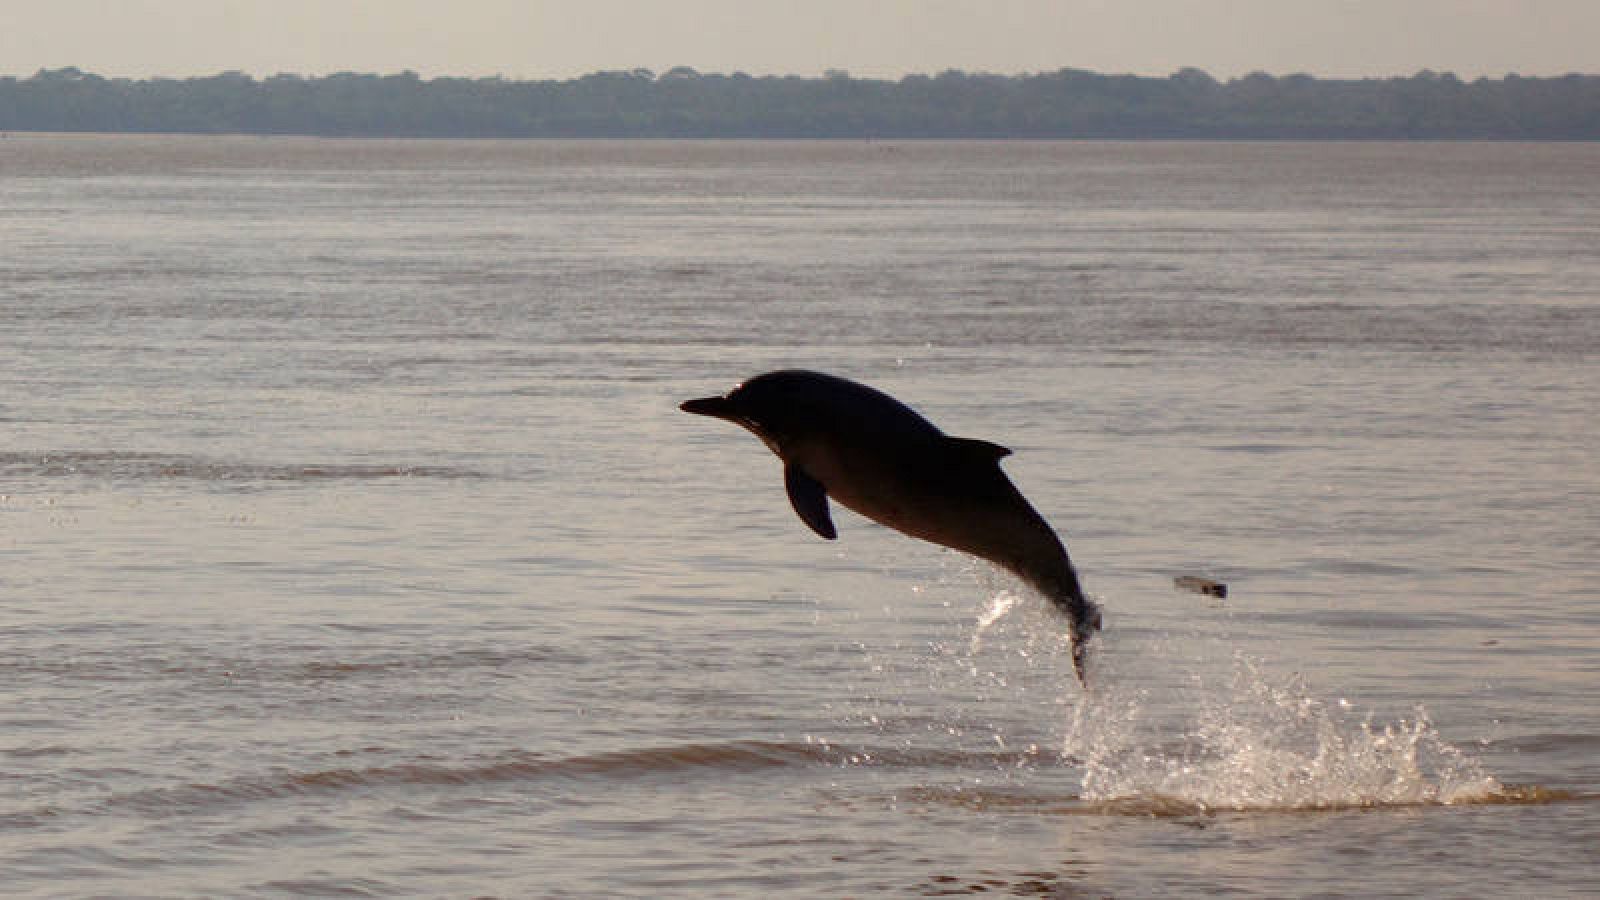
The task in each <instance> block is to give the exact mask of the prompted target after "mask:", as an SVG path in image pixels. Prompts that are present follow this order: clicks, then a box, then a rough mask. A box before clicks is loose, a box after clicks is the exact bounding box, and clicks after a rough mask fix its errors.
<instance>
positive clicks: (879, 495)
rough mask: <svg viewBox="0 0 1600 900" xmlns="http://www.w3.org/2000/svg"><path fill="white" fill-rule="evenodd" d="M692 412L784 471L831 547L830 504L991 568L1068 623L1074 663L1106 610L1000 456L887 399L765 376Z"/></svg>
mask: <svg viewBox="0 0 1600 900" xmlns="http://www.w3.org/2000/svg"><path fill="white" fill-rule="evenodd" d="M679 408H680V409H682V410H683V411H684V412H689V413H695V414H696V415H702V416H715V417H716V418H719V419H727V420H728V421H729V422H732V423H734V424H735V425H739V426H741V427H744V428H746V429H749V430H750V431H751V432H752V433H754V434H755V436H756V437H759V438H761V440H762V441H763V442H765V443H766V445H767V447H768V448H769V449H771V450H772V452H773V453H776V454H777V455H778V457H779V458H780V459H782V460H783V482H784V486H785V487H786V488H787V489H788V491H789V502H790V504H792V505H793V506H794V511H795V512H796V513H799V515H800V518H801V520H802V521H804V522H805V523H806V524H807V525H809V526H811V530H812V531H815V532H816V533H817V534H820V535H822V536H823V537H825V538H827V539H828V540H833V539H834V538H835V537H837V536H838V532H837V530H836V529H835V528H834V527H833V520H832V518H830V517H829V515H828V498H829V497H832V498H833V499H834V500H836V501H838V502H839V503H841V504H843V505H844V506H845V507H847V508H849V509H853V510H855V511H856V512H858V513H860V514H861V515H863V516H866V517H867V518H869V519H871V520H873V521H874V522H877V523H879V524H882V525H887V526H889V527H890V528H893V529H895V530H896V531H899V532H901V533H902V534H907V535H910V536H911V537H914V538H921V539H922V540H925V541H932V542H933V543H935V544H940V545H942V546H945V547H951V548H953V549H956V550H960V551H961V552H963V553H970V554H972V555H973V556H977V557H980V558H982V559H986V560H988V561H990V562H992V563H994V564H996V565H998V566H1000V567H1001V568H1003V569H1005V570H1007V571H1009V572H1011V573H1013V574H1015V575H1016V576H1017V577H1019V578H1021V579H1022V580H1023V581H1025V582H1027V583H1028V584H1030V585H1032V586H1033V587H1034V588H1035V589H1036V590H1038V591H1039V592H1040V593H1041V594H1043V595H1044V596H1045V597H1047V598H1049V599H1050V601H1051V602H1053V603H1054V604H1055V605H1056V608H1058V609H1059V610H1061V611H1062V612H1064V613H1065V614H1066V616H1067V619H1068V622H1069V623H1070V627H1071V632H1072V662H1073V665H1074V666H1075V667H1076V668H1077V672H1078V679H1079V680H1080V681H1081V680H1083V665H1084V646H1085V642H1087V641H1088V639H1089V638H1090V636H1091V635H1093V634H1094V633H1095V632H1096V631H1097V630H1099V628H1100V610H1099V608H1098V607H1097V606H1095V604H1094V603H1093V602H1091V601H1090V600H1089V599H1088V598H1087V597H1085V596H1084V595H1083V589H1082V588H1081V587H1080V586H1079V585H1078V574H1077V572H1075V571H1074V570H1073V568H1072V560H1071V559H1069V558H1068V557H1067V550H1066V547H1064V546H1063V545H1062V543H1061V539H1060V538H1058V537H1056V533H1055V531H1053V530H1052V529H1051V528H1050V526H1049V524H1048V523H1046V522H1045V520H1044V519H1043V518H1041V517H1040V516H1039V514H1038V513H1037V512H1035V511H1034V508H1033V507H1032V506H1030V505H1029V504H1028V501H1027V500H1026V499H1025V498H1024V497H1023V496H1022V494H1021V493H1020V492H1019V491H1018V490H1017V488H1016V486H1015V485H1013V484H1012V483H1011V480H1010V479H1009V478H1007V477H1006V474H1005V472H1003V471H1001V469H1000V460H1001V459H1002V458H1003V457H1006V456H1009V455H1010V454H1011V451H1010V450H1008V449H1006V448H1005V447H1002V446H1000V445H998V444H991V443H989V442H988V441H980V440H974V439H971V438H957V437H950V436H948V435H946V434H945V433H944V432H942V431H940V430H939V429H938V428H936V427H935V426H934V425H933V423H931V422H929V421H928V420H927V419H924V418H923V417H922V416H920V415H918V414H917V413H916V412H915V411H913V410H912V409H911V408H910V407H908V406H906V405H905V404H903V403H901V402H900V401H898V400H896V399H894V398H893V397H890V396H889V395H888V394H885V393H883V392H882V391H878V390H875V389H873V388H870V387H867V386H866V385H864V384H858V383H856V382H854V381H850V380H848V379H844V378H839V377H838V376H835V375H824V374H822V373H820V372H807V371H803V370H798V369H791V370H785V371H780V372H768V373H767V374H765V375H758V376H756V377H755V378H752V379H750V380H749V381H746V382H745V383H743V384H741V385H739V386H737V387H735V388H734V389H733V390H732V391H729V392H728V393H727V394H726V395H724V396H721V397H703V398H701V399H698V400H690V401H688V402H686V403H684V404H682V405H681V406H680V407H679Z"/></svg>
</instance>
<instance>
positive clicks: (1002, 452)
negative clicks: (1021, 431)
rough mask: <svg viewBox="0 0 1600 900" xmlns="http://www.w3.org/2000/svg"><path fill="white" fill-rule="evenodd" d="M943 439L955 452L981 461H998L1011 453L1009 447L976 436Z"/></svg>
mask: <svg viewBox="0 0 1600 900" xmlns="http://www.w3.org/2000/svg"><path fill="white" fill-rule="evenodd" d="M945 441H946V442H947V443H948V444H949V445H950V447H951V448H953V449H954V450H955V451H956V452H958V453H961V454H964V455H966V456H969V457H972V458H973V459H977V460H981V461H983V462H999V461H1000V460H1002V459H1004V458H1006V457H1008V456H1010V455H1011V448H1009V447H1002V446H1000V445H999V444H995V443H991V442H989V441H984V440H979V439H978V438H958V437H947V438H945Z"/></svg>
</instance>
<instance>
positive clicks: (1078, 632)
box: [1045, 572, 1100, 685]
mask: <svg viewBox="0 0 1600 900" xmlns="http://www.w3.org/2000/svg"><path fill="white" fill-rule="evenodd" d="M1045 594H1046V596H1048V597H1049V598H1050V602H1052V603H1054V604H1055V606H1056V608H1057V609H1059V610H1061V612H1063V613H1065V614H1066V616H1067V621H1068V626H1069V628H1070V630H1071V633H1072V667H1073V668H1074V669H1076V670H1077V672H1078V682H1079V683H1080V684H1084V685H1087V684H1088V683H1089V681H1088V678H1087V677H1085V673H1084V665H1085V661H1086V660H1087V658H1088V650H1089V639H1090V638H1092V637H1094V633H1095V632H1097V631H1099V630H1100V607H1099V606H1097V605H1095V602H1094V601H1093V600H1090V599H1089V598H1088V597H1085V596H1084V595H1083V589H1082V588H1081V587H1079V586H1078V578H1077V573H1075V572H1072V573H1070V577H1067V578H1065V579H1063V580H1062V581H1061V582H1060V583H1058V584H1056V585H1053V586H1052V589H1050V590H1047V591H1045Z"/></svg>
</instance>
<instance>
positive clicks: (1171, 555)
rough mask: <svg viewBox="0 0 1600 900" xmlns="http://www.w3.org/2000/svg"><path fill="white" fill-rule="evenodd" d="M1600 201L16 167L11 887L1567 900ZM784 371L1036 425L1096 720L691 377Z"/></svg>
mask: <svg viewBox="0 0 1600 900" xmlns="http://www.w3.org/2000/svg"><path fill="white" fill-rule="evenodd" d="M1596 209H1600V149H1597V148H1594V147H1591V146H1588V145H1515V144H1493V145H1474V144H1449V145H1428V144H1413V145H1390V144H1315V145H1297V144H1095V143H1086V144H1077V143H1069V144H981V143H977V144H973V143H960V144H940V143H932V144H873V143H859V144H856V143H796V144H788V143H730V144H719V143H654V142H638V143H585V142H571V143H564V142H506V143H499V142H476V143H452V142H405V141H395V142H391V141H348V142H341V141H319V140H302V139H258V138H219V137H206V138H200V137H194V138H189V137H182V138H180V137H92V136H75V137H57V136H29V135H13V136H10V137H8V138H5V139H4V140H0V246H3V247H4V248H5V249H4V250H3V252H0V346H3V348H4V350H5V356H6V362H5V365H4V366H0V556H3V560H4V565H3V567H0V671H3V675H4V684H5V688H4V691H5V703H4V704H3V706H0V879H3V882H4V883H5V884H6V885H7V889H8V891H10V892H12V893H14V894H16V895H19V896H62V897H68V896H70V897H77V896H89V895H110V896H150V897H175V896H196V897H198V896H258V897H286V896H328V895H336V896H376V897H391V896H501V897H523V896H574V897H577V896H582V897H591V896H672V895H676V896H751V895H756V894H770V895H784V896H797V897H799V896H805V897H812V896H841V897H842V896H864V895H885V896H907V895H911V896H915V895H919V894H927V895H938V894H951V893H956V894H973V893H993V894H998V895H1002V896H1003V895H1020V896H1037V895H1046V896H1051V895H1053V896H1065V897H1079V896H1082V897H1100V896H1117V897H1149V896H1186V897H1187V896H1210V895H1246V896H1286V895H1312V894H1315V895H1322V896H1360V897H1371V896H1417V895H1437V896H1491V895H1496V894H1505V895H1519V896H1522V895H1529V896H1531V895H1537V896H1542V897H1560V896H1581V895H1584V894H1586V893H1588V892H1591V891H1592V890H1593V888H1594V885H1595V883H1596V881H1597V879H1600V865H1597V863H1596V857H1595V854H1594V848H1595V847H1596V846H1600V804H1597V803H1596V799H1597V797H1600V768H1597V765H1596V760H1597V759H1600V714H1597V712H1596V706H1595V704H1594V702H1593V697H1594V696H1595V693H1596V690H1597V689H1600V615H1597V613H1596V609H1597V606H1596V600H1597V595H1596V585H1597V583H1600V582H1597V579H1596V574H1595V559H1596V555H1597V553H1596V551H1597V549H1600V544H1597V537H1596V536H1597V535H1600V467H1597V464H1596V463H1595V458H1596V457H1595V453H1594V450H1593V448H1594V447H1595V446H1596V444H1597V442H1600V427H1597V425H1596V417H1595V415H1594V398H1595V397H1596V396H1600V354H1597V351H1600V293H1597V291H1596V288H1595V286H1596V285H1597V284H1600V254H1597V253H1596V251H1595V248H1596V247H1600V216H1597V214H1596V212H1595V210H1596ZM797 365H798V366H806V367H810V368H817V369H823V370H827V371H833V372H837V373H840V374H844V375H847V376H850V377H854V378H857V379H860V380H864V381H867V382H869V383H872V384H874V385H876V386H879V387H881V388H883V389H885V390H888V391H890V392H892V393H894V394H896V395H897V396H899V397H901V398H902V399H904V400H906V401H907V402H908V403H911V404H912V405H914V406H915V407H917V408H918V409H919V410H921V411H922V412H924V413H925V414H927V415H928V416H929V417H930V418H931V419H932V420H933V421H935V422H936V423H938V424H940V425H941V426H943V427H944V428H945V429H946V430H947V431H950V432H951V433H954V434H959V435H964V436H972V437H982V438H986V439H989V440H994V441H997V442H1000V443H1003V444H1006V445H1007V446H1010V447H1012V448H1013V449H1014V450H1015V451H1016V455H1015V456H1013V457H1011V458H1008V459H1007V460H1006V463H1005V465H1006V468H1007V470H1008V471H1009V472H1010V473H1011V475H1012V477H1013V478H1014V479H1015V480H1016V481H1017V483H1018V484H1019V486H1020V487H1021V488H1022V489H1023V490H1024V492H1025V493H1027V495H1028V496H1029V497H1030V499H1031V500H1032V501H1033V502H1034V504H1035V505H1036V506H1037V507H1038V508H1039V509H1040V510H1041V511H1042V512H1043V513H1044V514H1045V516H1046V517H1047V518H1048V519H1050V520H1051V521H1052V522H1053V523H1054V524H1055V525H1056V526H1057V527H1058V528H1059V529H1060V530H1061V531H1062V533H1063V534H1064V536H1065V537H1066V539H1067V542H1068V544H1069V546H1070V548H1071V550H1072V552H1073V555H1074V558H1075V559H1076V560H1077V561H1078V563H1079V567H1080V569H1081V571H1082V574H1083V576H1084V580H1085V584H1086V586H1087V588H1088V589H1089V590H1090V592H1091V593H1093V594H1094V595H1095V596H1096V597H1097V598H1098V600H1099V601H1100V602H1101V604H1102V605H1103V607H1104V608H1105V615H1106V630H1105V632H1104V633H1103V635H1102V636H1101V638H1100V639H1099V640H1098V642H1097V646H1096V647H1095V650H1094V655H1093V658H1092V662H1091V670H1090V674H1091V677H1092V682H1093V683H1092V686H1091V689H1090V690H1089V691H1088V692H1087V693H1086V692H1084V691H1083V690H1081V689H1080V688H1079V686H1078V685H1077V683H1076V680H1075V679H1074V677H1073V675H1072V666H1071V660H1070V654H1069V653H1068V652H1067V648H1066V646H1065V643H1064V640H1063V636H1062V634H1063V629H1062V625H1061V623H1060V622H1059V621H1057V620H1056V619H1054V618H1053V617H1052V616H1051V615H1050V613H1049V612H1048V611H1047V610H1046V609H1044V604H1043V603H1041V602H1040V601H1039V600H1038V599H1037V598H1034V597H1032V596H1030V595H1028V594H1027V593H1026V592H1025V591H1024V590H1023V589H1022V588H1021V587H1020V586H1019V585H1018V584H1016V583H1015V582H1012V581H1010V580H1009V579H1007V578H1005V577H1003V576H1000V575H998V574H995V573H993V572H990V571H988V570H987V569H986V568H984V567H982V566H981V565H978V564H975V563H972V562H970V561H967V560H965V559H963V558H961V557H959V556H956V555H954V554H951V553H947V552H944V551H940V550H938V549H937V548H933V547H930V546H926V545H921V544H917V543H915V542H912V541H910V540H908V539H905V538H903V537H901V536H899V535H897V534H894V533H891V532H887V531H885V530H884V529H881V528H878V527H876V526H873V525H871V524H869V523H867V522H865V521H864V520H861V519H859V518H857V517H854V516H852V515H851V514H849V513H847V512H843V511H836V521H837V522H838V524H839V528H840V532H841V536H840V540H839V541H838V542H837V543H827V542H824V541H821V540H819V539H817V538H815V536H814V535H812V534H811V533H810V532H809V531H808V530H807V529H806V528H805V527H804V526H803V525H802V524H801V523H800V522H799V521H798V520H797V519H796V518H795V517H794V516H793V514H792V513H791V511H790V510H789V508H788V504H787V501H786V500H785V498H784V495H783V490H782V486H781V475H780V471H779V467H778V465H777V462H776V460H775V459H773V458H772V457H771V456H770V454H768V453H767V451H766V450H765V449H764V448H762V447H761V446H760V445H759V444H758V443H757V442H756V441H754V440H752V439H750V438H749V436H748V435H745V434H743V433H741V432H738V431H736V430H734V429H731V428H727V427H726V426H724V425H722V424H721V423H716V422H711V421H708V420H704V419H698V418H695V417H690V416H685V415H683V414H681V413H679V412H678V411H677V409H676V405H677V403H678V402H680V401H681V400H683V399H686V398H688V397H695V396H702V395H705V394H707V393H713V392H719V391H721V390H725V389H726V388H728V387H730V386H731V385H732V384H734V383H735V382H737V381H738V380H740V379H742V378H744V377H747V376H749V375H751V374H755V373H757V372H761V371H764V370H767V369H771V368H777V367H782V366H797ZM1184 574H1205V575H1210V576H1212V577H1216V578H1220V579H1222V580H1224V581H1226V582H1228V583H1229V585H1230V587H1231V594H1230V596H1229V598H1228V599H1227V600H1226V601H1217V600H1215V599H1211V598H1206V597H1200V596H1197V595H1194V594H1187V593H1181V592H1178V591H1176V590H1174V589H1173V586H1172V578H1173V577H1174V576H1176V575H1184Z"/></svg>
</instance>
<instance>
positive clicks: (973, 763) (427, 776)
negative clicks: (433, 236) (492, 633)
mask: <svg viewBox="0 0 1600 900" xmlns="http://www.w3.org/2000/svg"><path fill="white" fill-rule="evenodd" d="M375 752H376V751H375ZM1072 762H1073V761H1072V760H1069V759H1066V758H1064V757H1053V756H1051V755H1050V754H1041V753H1040V752H1039V751H1036V750H1029V751H988V752H986V751H970V750H951V749H947V750H939V749H934V750H922V749H916V748H907V747H892V748H890V747H872V746H856V747H846V746H842V745H835V744H831V743H829V742H827V741H823V740H817V739H808V740H805V741H730V742H724V743H689V744H673V745H664V746H653V747H640V748H633V749H624V750H613V751H605V752H599V753H589V754H579V755H573V756H543V755H540V754H537V753H510V754H505V755H502V756H498V757H494V758H489V759H486V760H482V761H478V762H468V763H452V762H448V761H441V760H435V759H422V760H417V761H413V762H400V763H394V764H390V765H378V766H367V767H347V768H327V769H313V770H307V771H275V772H272V773H269V774H262V775H245V776H239V777H236V778H231V779H226V780H223V781H221V782H218V783H202V782H194V783H188V784H181V785H174V786H170V787H156V788H146V789H142V790H136V791H129V792H126V793H120V794H113V795H111V796H109V797H105V798H103V799H101V800H99V801H96V802H94V803H92V804H90V806H89V807H88V808H85V809H79V810H76V811H74V810H72V809H68V808H62V807H56V806H49V807H41V808H39V809H35V810H31V811H17V812H13V813H9V814H6V815H3V816H0V830H6V829H14V828H30V827H42V826H48V825H49V824H50V823H51V822H53V821H57V820H59V818H60V817H61V816H63V815H68V814H72V813H74V812H77V813H79V814H82V813H91V814H105V813H112V814H116V813H128V812H132V813H135V814H138V815H141V816H184V815H195V814H204V813H209V812H215V811H216V810H218V809H219V808H226V807H229V806H235V805H241V804H251V803H264V802H272V801H283V800H287V801H294V800H298V799H303V798H308V797H326V796H336V795H339V794H361V793H369V792H376V791H388V790H402V791H403V790H405V789H408V788H452V787H474V786H480V787H481V786H488V785H505V784H508V783H511V784H527V785H534V786H537V785H539V784H541V783H543V784H547V785H551V784H553V785H555V786H557V787H559V788H561V789H563V790H564V791H571V790H573V789H574V788H576V787H593V786H596V785H603V784H621V783H627V782H632V781H637V780H641V779H658V778H670V779H672V780H674V781H677V780H681V779H682V778H684V777H686V776H695V775H700V776H703V777H711V778H718V777H727V776H731V775H745V774H758V773H762V772H768V771H782V770H795V771H804V770H808V769H827V770H832V771H833V772H837V770H839V769H868V768H871V769H883V770H888V771H889V772H915V773H918V774H917V775H916V776H914V777H915V779H916V781H918V782H923V781H925V780H926V774H927V773H931V774H932V775H933V776H934V777H936V778H939V779H951V778H953V779H955V783H954V784H927V783H914V784H911V785H909V786H905V787H900V788H897V789H895V790H894V791H893V793H892V796H891V797H890V798H889V799H890V801H891V802H893V803H896V804H901V805H921V806H942V807H958V808H962V809H967V810H972V811H981V812H990V813H1003V814H1025V815H1044V816H1051V815H1110V816H1143V817H1148V816H1155V817H1184V816H1194V815H1205V814H1215V813H1219V812H1304V811H1308V810H1337V809H1351V808H1371V807H1374V806H1402V807H1403V806H1429V805H1445V801H1442V800H1440V799H1439V798H1437V797H1435V798H1416V797H1412V798H1399V799H1391V800H1387V801H1383V802H1377V801H1373V800H1364V799H1354V800H1347V801H1331V802H1319V803H1315V804H1311V805H1306V804H1302V803H1297V802H1293V801H1286V802H1278V803H1266V804H1261V805H1256V806H1244V805H1239V804H1231V805H1230V804H1227V803H1217V802H1213V801H1208V800H1204V799H1200V798H1196V797H1195V796H1192V795H1190V794H1186V793H1185V794H1179V793H1161V792H1154V793H1148V794H1139V795H1133V796H1120V797H1104V796H1100V795H1099V794H1098V792H1097V791H1095V790H1085V791H1084V792H1082V793H1071V792H1062V791H1052V790H1047V789H1041V788H1040V787H1039V786H1038V785H1035V784H1030V783H1028V779H1022V780H1014V781H1011V782H1009V783H1007V782H1006V781H1005V780H1003V779H1002V780H1001V781H998V782H995V781H993V780H992V779H991V778H990V776H992V775H993V774H994V773H995V772H997V771H1010V772H1016V771H1019V770H1022V769H1024V768H1026V767H1030V766H1050V765H1052V764H1060V765H1061V766H1063V767H1066V766H1068V765H1070V764H1072ZM977 772H981V773H983V777H982V778H974V777H973V773H977ZM836 777H837V776H836V775H829V776H828V778H829V781H830V782H833V781H834V779H835V778H836ZM825 793H827V794H829V795H831V796H835V797H840V796H842V795H840V794H839V786H838V784H837V783H836V782H835V783H833V784H832V786H831V787H830V788H828V789H827V790H826V791H825ZM1583 800H1590V801H1600V795H1581V794H1576V793H1571V792H1563V791H1555V790H1549V789H1545V788H1542V787H1538V786H1533V785H1528V786H1505V785H1500V784H1498V783H1495V784H1494V785H1493V786H1492V787H1488V788H1486V789H1485V790H1483V791H1481V792H1478V793H1473V794H1462V795H1460V796H1456V797H1454V798H1452V799H1450V800H1449V801H1448V803H1449V804H1450V805H1463V804H1465V805H1497V804H1508V805H1512V804H1514V805H1541V804H1551V803H1559V802H1569V801H1583ZM845 802H852V801H851V800H849V799H847V800H846V801H845Z"/></svg>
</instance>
